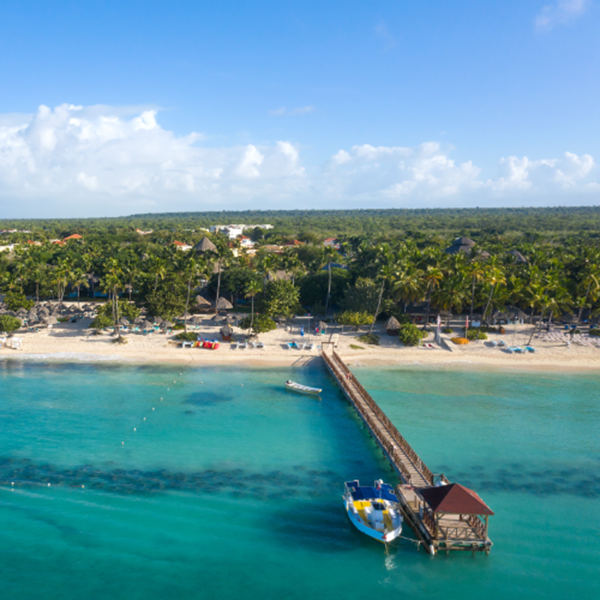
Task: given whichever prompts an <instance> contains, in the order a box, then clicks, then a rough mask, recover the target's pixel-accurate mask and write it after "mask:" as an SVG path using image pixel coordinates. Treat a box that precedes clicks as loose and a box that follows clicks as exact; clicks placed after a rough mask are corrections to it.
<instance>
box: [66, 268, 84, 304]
mask: <svg viewBox="0 0 600 600" xmlns="http://www.w3.org/2000/svg"><path fill="white" fill-rule="evenodd" d="M87 282H88V278H87V275H86V274H85V273H84V271H83V269H80V268H75V269H73V271H71V278H70V281H69V283H70V284H71V285H72V286H73V287H74V288H76V289H77V306H81V302H80V291H81V286H82V285H85V284H87Z"/></svg>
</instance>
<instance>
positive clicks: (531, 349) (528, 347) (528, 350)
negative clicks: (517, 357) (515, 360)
mask: <svg viewBox="0 0 600 600" xmlns="http://www.w3.org/2000/svg"><path fill="white" fill-rule="evenodd" d="M525 350H526V351H527V352H532V353H533V354H537V350H536V349H535V348H532V347H531V346H525Z"/></svg>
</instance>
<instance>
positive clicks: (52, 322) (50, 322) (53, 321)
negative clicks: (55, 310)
mask: <svg viewBox="0 0 600 600" xmlns="http://www.w3.org/2000/svg"><path fill="white" fill-rule="evenodd" d="M44 323H46V325H56V323H58V319H57V318H56V317H53V316H49V317H46V318H45V319H44Z"/></svg>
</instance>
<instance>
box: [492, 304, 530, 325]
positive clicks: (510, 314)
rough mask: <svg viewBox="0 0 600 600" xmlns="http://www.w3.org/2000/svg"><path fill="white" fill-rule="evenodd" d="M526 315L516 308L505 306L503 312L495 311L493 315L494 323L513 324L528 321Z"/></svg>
mask: <svg viewBox="0 0 600 600" xmlns="http://www.w3.org/2000/svg"><path fill="white" fill-rule="evenodd" d="M528 318H529V317H528V315H527V313H525V312H523V311H522V310H521V309H520V308H519V307H518V306H507V307H506V308H505V309H504V310H497V311H495V312H494V313H493V315H492V319H493V321H494V323H498V324H503V323H514V322H516V321H524V320H525V319H528Z"/></svg>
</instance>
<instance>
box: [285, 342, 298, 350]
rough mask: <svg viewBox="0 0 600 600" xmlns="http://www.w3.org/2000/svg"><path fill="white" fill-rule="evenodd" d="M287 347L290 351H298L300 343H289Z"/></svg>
mask: <svg viewBox="0 0 600 600" xmlns="http://www.w3.org/2000/svg"><path fill="white" fill-rule="evenodd" d="M287 347H288V348H289V349H290V350H298V347H299V346H298V343H297V342H288V343H287Z"/></svg>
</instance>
